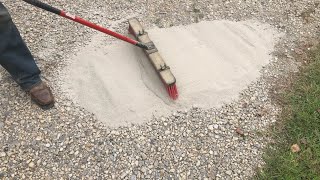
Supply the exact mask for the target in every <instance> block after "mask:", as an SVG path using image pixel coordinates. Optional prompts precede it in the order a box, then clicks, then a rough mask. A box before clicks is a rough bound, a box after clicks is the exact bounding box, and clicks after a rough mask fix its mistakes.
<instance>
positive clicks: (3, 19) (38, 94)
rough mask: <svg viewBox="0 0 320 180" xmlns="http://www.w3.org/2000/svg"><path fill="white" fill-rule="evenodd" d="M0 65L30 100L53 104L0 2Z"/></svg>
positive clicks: (50, 95)
mask: <svg viewBox="0 0 320 180" xmlns="http://www.w3.org/2000/svg"><path fill="white" fill-rule="evenodd" d="M0 65H1V66H2V67H4V68H5V69H6V70H7V71H8V72H9V73H10V74H11V76H12V77H13V79H14V80H15V81H16V82H17V83H18V84H19V85H20V86H21V88H22V89H23V90H25V91H27V92H28V93H29V94H30V96H31V98H32V100H33V101H35V102H36V103H37V104H38V105H40V107H42V108H44V109H47V108H50V107H52V106H53V104H54V98H53V95H52V92H51V90H50V88H49V87H48V86H47V85H46V84H45V83H44V82H42V81H41V79H40V76H39V75H40V70H39V68H38V67H37V65H36V63H35V61H34V58H33V57H32V55H31V53H30V51H29V49H28V47H27V46H26V44H25V43H24V41H23V40H22V38H21V36H20V33H19V31H18V29H17V28H16V26H15V25H14V23H13V22H12V19H11V17H10V15H9V12H8V11H7V9H6V8H5V7H4V5H3V4H2V3H1V2H0Z"/></svg>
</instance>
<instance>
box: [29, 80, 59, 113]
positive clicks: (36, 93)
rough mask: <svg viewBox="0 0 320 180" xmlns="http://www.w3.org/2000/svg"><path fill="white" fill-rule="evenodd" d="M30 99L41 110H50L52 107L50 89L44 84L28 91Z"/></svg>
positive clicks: (52, 99)
mask: <svg viewBox="0 0 320 180" xmlns="http://www.w3.org/2000/svg"><path fill="white" fill-rule="evenodd" d="M29 94H30V96H31V99H32V100H33V101H34V102H35V103H36V104H37V105H39V106H40V107H41V108H42V109H44V110H46V109H50V108H52V107H53V105H54V97H53V94H52V92H51V89H50V87H48V85H47V84H46V83H44V82H41V83H39V84H37V85H35V86H34V87H32V88H31V89H30V91H29Z"/></svg>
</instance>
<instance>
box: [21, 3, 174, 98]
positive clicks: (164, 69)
mask: <svg viewBox="0 0 320 180" xmlns="http://www.w3.org/2000/svg"><path fill="white" fill-rule="evenodd" d="M23 1H25V2H26V3H29V4H31V5H33V6H36V7H38V8H41V9H43V10H46V11H49V12H52V13H54V14H57V15H59V16H62V17H64V18H67V19H70V20H72V21H75V22H78V23H80V24H83V25H85V26H87V27H90V28H93V29H95V30H98V31H100V32H103V33H105V34H108V35H111V36H113V37H115V38H117V39H120V40H123V41H125V42H128V43H130V44H133V45H135V46H138V47H140V48H142V49H143V50H144V52H145V53H146V55H147V56H148V58H149V60H150V62H151V64H152V65H153V67H154V69H155V70H156V72H157V74H158V75H159V77H160V79H161V80H162V82H163V83H164V85H165V87H166V89H167V91H168V93H169V96H170V97H171V98H172V99H174V100H175V99H177V98H178V90H177V87H176V79H175V77H174V76H173V74H172V72H171V70H170V68H169V66H168V65H167V64H166V63H165V62H164V60H163V59H162V57H161V55H160V54H159V52H158V49H157V48H156V46H155V45H154V43H153V42H152V41H151V40H150V38H149V36H148V34H147V32H146V31H145V30H144V29H143V27H142V26H141V24H140V23H139V21H138V20H137V19H135V18H133V19H130V20H129V32H130V33H131V34H132V35H133V36H134V37H135V38H136V39H137V40H134V39H131V38H129V37H126V36H124V35H122V34H119V33H117V32H114V31H111V30H109V29H107V28H104V27H102V26H99V25H97V24H94V23H92V22H89V21H87V20H84V19H82V18H80V17H78V16H75V15H72V14H70V13H67V12H65V11H62V10H60V9H57V8H55V7H52V6H50V5H48V4H46V3H43V2H41V1H38V0H23Z"/></svg>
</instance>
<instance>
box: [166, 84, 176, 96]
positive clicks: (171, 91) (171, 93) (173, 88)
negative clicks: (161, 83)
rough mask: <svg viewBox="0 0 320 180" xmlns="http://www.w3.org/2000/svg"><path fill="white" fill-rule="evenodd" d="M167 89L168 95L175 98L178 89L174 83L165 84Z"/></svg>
mask: <svg viewBox="0 0 320 180" xmlns="http://www.w3.org/2000/svg"><path fill="white" fill-rule="evenodd" d="M167 91H168V93H169V96H170V97H171V98H172V99H173V100H176V99H177V98H178V90H177V86H176V84H174V85H171V86H167Z"/></svg>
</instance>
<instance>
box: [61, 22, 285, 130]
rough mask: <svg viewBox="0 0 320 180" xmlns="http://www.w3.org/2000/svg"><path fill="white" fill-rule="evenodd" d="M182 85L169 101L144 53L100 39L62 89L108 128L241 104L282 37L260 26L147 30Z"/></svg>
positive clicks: (74, 63) (76, 61)
mask: <svg viewBox="0 0 320 180" xmlns="http://www.w3.org/2000/svg"><path fill="white" fill-rule="evenodd" d="M148 33H149V36H150V37H151V39H152V40H153V41H154V43H155V44H156V46H157V47H158V49H159V51H160V53H161V55H162V56H163V58H164V59H165V61H166V63H167V64H168V65H169V66H170V67H171V70H172V72H173V73H174V75H175V76H176V79H177V87H178V91H179V98H178V100H176V101H171V100H170V99H169V97H168V95H167V92H166V90H165V88H164V86H163V85H162V83H161V81H160V79H159V78H158V77H157V75H156V73H155V71H154V69H153V68H152V66H151V65H150V63H149V61H148V59H147V57H146V56H145V54H144V53H143V52H142V51H141V49H139V48H137V47H134V46H132V45H130V44H126V43H124V42H120V41H113V43H112V44H110V43H106V41H105V39H104V38H102V37H103V35H97V36H96V37H94V38H93V39H92V42H91V43H90V44H89V45H88V46H86V47H83V48H82V49H81V50H80V51H79V53H77V54H76V55H75V56H74V57H73V58H72V59H71V63H70V66H69V67H66V74H67V77H66V78H65V82H64V83H63V84H64V87H63V89H64V90H65V91H66V92H67V94H68V95H70V97H71V98H72V99H73V100H74V101H75V102H77V103H78V104H79V105H80V106H82V107H84V108H86V109H87V110H88V111H90V112H92V113H94V114H95V115H96V116H97V118H98V119H99V120H100V121H103V122H105V123H106V124H107V125H110V126H114V127H115V126H122V125H128V124H135V123H143V122H145V121H147V120H149V119H151V118H152V116H162V115H164V116H166V115H169V114H170V112H172V111H175V110H179V109H186V108H190V107H191V106H192V105H197V106H200V107H203V108H212V107H219V106H221V105H223V104H224V103H229V102H231V101H232V100H235V99H236V98H237V97H238V95H239V93H240V92H241V91H242V90H244V89H245V88H246V87H247V86H248V85H249V84H250V83H251V82H253V81H255V80H257V78H259V75H260V73H259V72H260V70H261V69H262V67H263V66H264V65H267V64H268V62H269V60H271V58H272V56H271V55H270V53H272V51H273V48H274V45H275V43H276V42H277V40H278V38H279V37H280V35H279V32H277V31H276V30H275V29H273V28H272V27H270V26H269V25H266V24H261V23H259V22H255V21H242V22H231V21H211V22H200V23H197V24H191V25H188V26H178V27H171V28H168V29H158V28H157V29H152V30H148Z"/></svg>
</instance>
